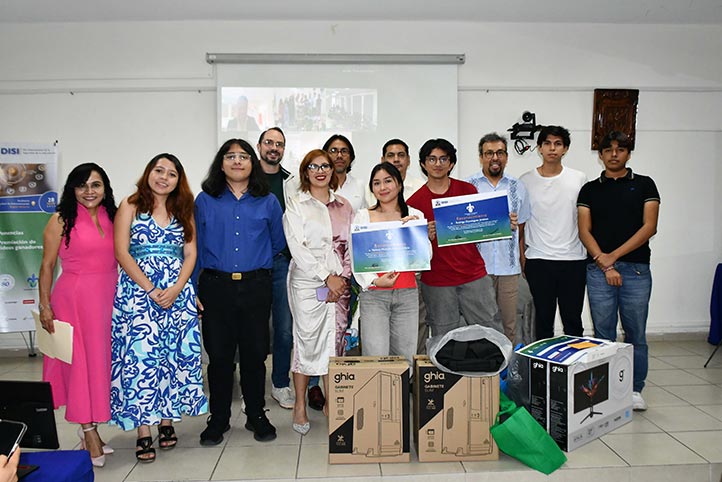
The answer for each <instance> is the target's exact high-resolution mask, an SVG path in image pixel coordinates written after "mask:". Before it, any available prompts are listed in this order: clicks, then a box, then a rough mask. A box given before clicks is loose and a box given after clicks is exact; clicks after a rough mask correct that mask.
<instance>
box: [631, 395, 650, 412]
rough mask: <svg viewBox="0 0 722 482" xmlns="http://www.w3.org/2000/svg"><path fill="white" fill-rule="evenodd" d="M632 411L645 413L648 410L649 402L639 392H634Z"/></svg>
mask: <svg viewBox="0 0 722 482" xmlns="http://www.w3.org/2000/svg"><path fill="white" fill-rule="evenodd" d="M632 409H633V410H634V411H635V412H643V411H645V410H647V402H645V401H644V399H643V398H642V394H641V393H639V392H632Z"/></svg>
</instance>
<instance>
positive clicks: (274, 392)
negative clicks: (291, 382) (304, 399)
mask: <svg viewBox="0 0 722 482" xmlns="http://www.w3.org/2000/svg"><path fill="white" fill-rule="evenodd" d="M271 397H273V399H274V400H275V401H277V402H278V404H279V405H280V406H281V407H283V408H287V409H289V410H290V409H292V408H293V406H294V405H295V404H296V396H295V394H294V393H293V390H292V389H291V387H284V388H276V387H273V388H271Z"/></svg>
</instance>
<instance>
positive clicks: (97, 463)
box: [78, 425, 105, 467]
mask: <svg viewBox="0 0 722 482" xmlns="http://www.w3.org/2000/svg"><path fill="white" fill-rule="evenodd" d="M93 430H96V427H95V425H93V426H92V427H88V428H83V426H82V425H81V426H80V428H79V430H78V435H79V436H80V448H81V449H83V450H88V449H87V448H86V447H87V446H86V443H85V433H86V432H92V431H93ZM88 452H90V450H88ZM90 462H91V463H92V464H93V467H103V466H105V454H103V455H99V456H98V457H93V456H92V455H91V456H90Z"/></svg>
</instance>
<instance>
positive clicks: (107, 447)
mask: <svg viewBox="0 0 722 482" xmlns="http://www.w3.org/2000/svg"><path fill="white" fill-rule="evenodd" d="M93 427H95V429H96V430H97V429H98V424H97V423H93ZM88 432H90V430H88ZM98 436H100V433H98ZM78 438H79V439H80V442H81V444H84V443H85V435H83V426H82V425H78ZM101 443H102V444H103V454H104V455H110V454H112V453H115V450H114V449H113V447H111V446H110V445H108V444H106V443H105V442H103V441H102V439H101ZM83 450H85V449H83Z"/></svg>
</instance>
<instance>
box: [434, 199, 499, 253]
mask: <svg viewBox="0 0 722 482" xmlns="http://www.w3.org/2000/svg"><path fill="white" fill-rule="evenodd" d="M431 203H432V204H431V207H432V208H433V209H434V218H435V220H436V239H437V241H438V243H439V246H454V245H456V244H467V243H478V242H480V241H492V240H495V239H508V238H511V224H510V222H509V202H508V200H507V195H506V191H497V192H493V193H483V194H469V195H466V196H455V197H447V198H441V199H434V200H432V201H431Z"/></svg>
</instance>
